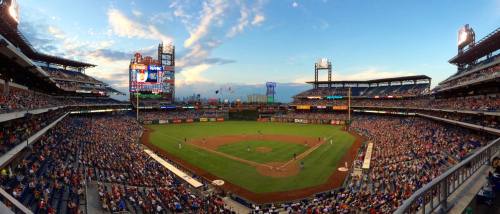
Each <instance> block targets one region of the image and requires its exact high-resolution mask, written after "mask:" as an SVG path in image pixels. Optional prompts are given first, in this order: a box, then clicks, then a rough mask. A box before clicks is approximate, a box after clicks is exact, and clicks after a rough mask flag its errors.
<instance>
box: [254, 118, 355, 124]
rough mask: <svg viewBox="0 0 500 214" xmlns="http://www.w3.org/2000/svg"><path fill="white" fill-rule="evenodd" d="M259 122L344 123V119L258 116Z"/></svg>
mask: <svg viewBox="0 0 500 214" xmlns="http://www.w3.org/2000/svg"><path fill="white" fill-rule="evenodd" d="M257 121H260V122H278V123H302V124H331V125H345V124H346V121H345V120H331V119H303V118H282V117H271V118H260V119H258V120H257Z"/></svg>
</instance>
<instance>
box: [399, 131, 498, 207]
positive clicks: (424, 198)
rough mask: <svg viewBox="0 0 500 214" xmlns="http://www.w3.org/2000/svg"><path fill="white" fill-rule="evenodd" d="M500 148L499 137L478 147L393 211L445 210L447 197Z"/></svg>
mask: <svg viewBox="0 0 500 214" xmlns="http://www.w3.org/2000/svg"><path fill="white" fill-rule="evenodd" d="M499 150H500V138H497V139H496V140H494V141H492V142H491V143H489V144H488V145H486V146H484V147H482V148H480V149H479V150H478V151H477V152H475V153H474V154H472V155H471V156H469V157H468V158H467V159H465V160H463V161H462V162H460V163H458V164H457V165H455V166H454V167H452V168H451V169H449V170H447V171H446V172H445V173H443V174H442V175H440V176H438V177H437V178H435V179H434V180H432V181H431V182H430V183H428V184H426V185H425V186H423V187H422V188H420V189H419V190H417V191H416V192H415V193H413V195H411V196H410V198H408V199H406V200H405V201H404V202H403V204H402V205H401V206H400V207H399V208H398V209H397V210H396V212H395V213H397V214H403V213H424V214H425V213H432V212H435V211H441V212H446V211H447V210H448V209H449V208H450V206H449V205H448V198H449V197H450V195H451V194H452V193H453V192H455V190H457V189H458V188H459V187H460V186H461V185H462V184H463V183H464V182H465V181H466V180H467V179H468V178H470V177H471V176H472V175H473V174H474V173H475V172H476V171H477V170H479V169H480V168H481V167H482V166H484V165H485V164H488V163H490V160H491V158H493V157H494V156H495V155H496V153H497V152H498V151H499Z"/></svg>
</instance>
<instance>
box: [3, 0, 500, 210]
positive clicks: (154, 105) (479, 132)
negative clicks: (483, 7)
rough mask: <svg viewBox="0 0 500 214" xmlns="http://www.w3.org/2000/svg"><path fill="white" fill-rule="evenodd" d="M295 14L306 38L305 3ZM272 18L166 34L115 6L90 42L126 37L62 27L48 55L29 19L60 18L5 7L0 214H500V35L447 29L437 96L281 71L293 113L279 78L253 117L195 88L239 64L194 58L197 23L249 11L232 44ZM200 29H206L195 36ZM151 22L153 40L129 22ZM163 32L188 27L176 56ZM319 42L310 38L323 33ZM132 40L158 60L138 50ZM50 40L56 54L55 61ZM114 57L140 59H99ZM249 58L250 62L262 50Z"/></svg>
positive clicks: (228, 89) (400, 84) (13, 2)
mask: <svg viewBox="0 0 500 214" xmlns="http://www.w3.org/2000/svg"><path fill="white" fill-rule="evenodd" d="M291 2H292V3H291V5H288V6H289V8H290V9H292V10H293V9H302V12H304V11H306V12H304V14H306V15H305V16H304V17H303V18H304V20H307V19H308V16H309V15H310V13H309V12H307V4H308V3H306V2H303V1H291ZM99 3H100V2H99ZM141 3H143V2H141ZM252 3H255V5H254V4H252ZM265 3H266V1H255V2H253V1H250V2H241V1H238V2H234V5H232V4H228V5H225V4H224V1H216V0H214V1H212V0H207V1H204V3H203V4H201V6H200V7H201V9H200V10H199V11H198V12H192V13H187V12H186V8H189V7H187V5H183V4H184V2H182V1H181V2H179V1H172V2H169V4H167V6H168V5H170V6H168V7H167V6H165V8H168V9H169V10H172V11H169V12H168V13H165V14H163V15H161V16H151V14H146V13H145V10H143V11H142V12H141V11H138V10H135V9H137V8H140V7H141V6H140V5H141V4H140V3H139V2H137V3H136V2H135V1H132V3H131V4H130V5H132V7H133V8H134V10H133V11H132V12H131V13H132V15H130V16H127V15H126V14H124V13H122V12H120V10H119V9H120V8H121V7H122V6H123V5H122V3H110V4H111V6H110V9H108V10H107V13H106V14H105V15H107V17H108V21H109V25H110V31H108V32H105V33H97V32H94V31H90V30H89V31H88V32H86V33H88V34H89V35H92V36H95V38H101V37H102V38H110V37H111V36H113V35H114V36H116V37H114V38H115V39H114V40H113V41H112V42H110V43H99V42H80V41H79V39H80V38H81V37H78V36H74V37H73V36H71V35H70V34H71V33H70V32H61V31H60V30H58V29H56V28H55V27H53V26H52V25H51V26H49V27H48V33H49V34H50V35H53V37H50V38H42V37H35V36H34V35H33V32H35V31H37V30H38V31H40V32H41V31H44V30H45V26H44V25H43V24H38V25H37V24H34V23H33V22H28V21H23V20H22V19H21V18H26V19H28V20H29V19H31V18H33V17H32V16H36V19H37V20H39V19H42V20H45V21H46V22H50V23H52V22H53V23H66V22H64V21H61V19H66V18H60V17H64V16H62V15H61V16H59V14H51V13H52V12H48V11H50V10H49V9H47V8H51V6H50V5H51V4H57V3H50V4H49V3H47V5H49V6H48V7H47V8H43V7H41V8H40V5H38V4H39V3H34V2H30V1H25V2H22V1H21V0H19V2H18V1H17V0H0V62H1V63H0V213H28V214H30V213H50V214H52V213H70V214H87V213H89V214H90V213H228V214H229V213H252V214H253V213H256V214H257V213H263V214H264V213H290V214H292V213H311V214H317V213H370V214H371V213H401V214H402V213H424V214H426V213H492V214H493V213H500V198H499V197H498V196H499V195H500V87H499V86H500V28H499V27H496V28H492V29H480V31H478V32H486V33H477V36H478V37H477V38H476V31H475V29H473V28H472V25H468V24H465V25H456V26H454V27H453V28H454V29H458V32H457V31H454V32H453V34H451V33H450V34H449V35H445V36H444V37H443V38H448V39H447V40H452V41H454V40H455V39H457V42H458V43H457V47H456V48H457V50H452V51H453V53H454V54H453V55H449V56H447V57H448V61H447V62H445V61H439V62H438V63H439V64H442V65H443V66H452V67H453V74H451V75H447V76H445V77H443V78H442V79H439V75H441V74H439V75H438V74H434V73H432V72H430V73H427V72H426V73H424V72H422V73H411V74H401V75H399V74H398V75H392V76H386V75H381V74H378V76H377V74H376V75H375V76H368V75H367V76H366V78H362V77H360V76H354V78H342V77H345V75H344V76H342V74H340V73H339V72H340V71H337V68H338V69H339V70H341V69H342V68H343V67H342V65H344V64H342V62H337V61H333V60H332V59H331V58H324V57H321V56H314V57H312V58H313V59H314V60H312V61H311V60H310V59H309V58H308V57H305V56H301V57H297V58H294V59H293V61H294V62H291V64H290V65H291V66H289V67H286V63H285V65H280V66H277V68H266V69H269V71H268V72H269V73H273V71H272V70H273V69H282V70H283V71H280V72H282V73H286V72H287V70H293V68H292V67H293V66H297V65H301V64H302V63H304V64H306V65H305V66H306V67H307V68H308V70H306V71H301V72H300V77H301V78H300V79H301V81H302V78H305V79H306V80H305V81H302V82H300V83H296V84H300V85H301V87H303V88H300V90H297V92H294V93H293V95H291V96H288V95H287V94H286V95H284V93H282V91H280V90H281V88H280V87H281V85H284V84H283V83H280V82H282V79H281V77H279V76H273V75H267V76H265V78H266V81H263V82H265V84H259V88H258V90H260V91H262V94H250V92H248V93H247V92H245V93H247V94H245V95H248V96H247V97H248V99H247V100H245V99H243V98H242V96H241V95H238V96H239V97H237V96H236V95H235V94H236V93H238V92H237V90H241V89H237V87H238V86H227V85H226V86H223V87H222V86H221V87H219V86H213V87H212V88H214V89H212V88H210V89H199V88H197V87H198V85H197V86H196V87H195V86H193V85H189V81H192V80H193V79H195V78H194V76H196V75H199V73H200V72H198V71H199V70H196V69H199V68H205V67H206V68H213V67H214V66H220V67H223V66H226V65H227V66H234V64H238V63H239V61H236V62H233V61H231V60H227V59H222V58H218V57H217V56H209V55H210V54H216V53H219V52H213V53H212V52H211V50H213V49H216V48H218V47H219V46H220V45H221V43H222V41H221V40H217V39H214V40H212V39H211V38H205V39H207V40H208V41H207V42H206V43H203V42H202V40H199V39H198V38H197V37H196V36H195V35H199V36H200V37H201V36H206V35H207V31H208V28H206V29H205V28H204V27H206V26H208V24H207V25H204V23H208V22H210V21H215V22H217V21H218V22H217V23H216V24H214V26H217V27H221V26H223V25H224V23H223V19H222V18H221V17H225V16H220V17H219V16H218V15H219V14H221V13H224V12H223V11H224V10H226V12H227V10H230V9H235V8H239V7H240V6H241V8H240V9H241V10H235V11H233V12H236V13H234V14H233V15H238V14H239V15H240V18H239V19H237V18H236V19H235V20H237V21H239V22H240V24H241V25H237V26H235V27H234V28H230V29H229V31H228V33H227V34H226V35H225V38H230V39H232V41H237V40H238V39H239V38H238V39H237V38H236V37H237V36H238V35H240V34H243V33H244V31H248V30H249V29H252V30H256V31H258V30H257V29H256V28H259V27H261V25H262V23H263V22H264V21H266V22H268V21H269V22H272V21H273V17H270V18H269V16H266V18H265V17H264V14H265V13H264V12H265V11H266V10H265V9H263V8H264V7H265ZM267 3H269V2H267ZM288 3H289V2H288ZM288 3H287V4H288ZM323 3H324V4H328V3H329V2H328V1H324V2H323ZM30 4H32V5H31V6H30ZM60 4H61V5H65V4H66V3H62V2H61V3H60ZM80 4H82V5H85V4H86V3H81V2H80V1H75V3H74V5H72V6H71V7H78V5H80ZM96 4H97V3H96ZM270 4H282V2H280V3H277V2H273V3H270ZM82 5H80V6H82ZM103 5H104V3H103ZM224 5H225V6H224ZM21 6H22V7H21ZM66 6H67V7H68V8H69V7H70V6H69V5H65V6H61V7H66ZM142 6H143V5H142ZM275 6H276V5H275ZM278 6H279V5H278ZM24 7H26V11H27V12H26V13H27V14H26V15H23V16H22V17H21V16H20V14H22V13H21V12H22V10H21V9H23V8H24ZM57 7H59V6H57ZM57 7H56V8H57ZM233 7H234V8H233ZM95 9H96V11H99V10H100V9H98V8H95ZM219 9H220V11H219ZM36 11H38V12H36ZM59 11H60V13H61V14H66V13H67V11H62V10H59ZM96 11H87V13H88V14H83V15H84V16H88V17H86V18H89V19H90V18H91V16H94V15H95V14H94V13H95V12H96ZM238 11H239V12H238ZM170 12H171V13H170ZM80 13H81V12H75V13H74V14H69V15H68V16H67V17H70V18H68V19H71V18H73V19H75V20H77V19H85V18H83V17H80V18H75V17H79V14H80ZM198 13H199V14H202V15H203V14H205V15H206V16H202V15H201V18H200V19H199V20H198V19H192V18H193V17H195V16H197V14H198ZM318 13H319V12H318ZM33 14H36V15H33ZM93 14H94V15H93ZM207 14H209V15H207ZM230 14H231V13H226V14H225V15H226V16H229V15H230ZM308 14H309V15H308ZM44 15H45V16H44ZM52 15H54V16H52ZM80 15H82V14H80ZM146 16H147V18H146ZM250 16H251V17H253V20H251V19H249V17H250ZM97 17H99V16H97ZM131 17H135V18H136V21H133V20H132V18H131ZM161 17H163V19H162V18H161ZM169 17H170V18H169ZM237 17H238V16H237ZM101 18H102V17H101ZM146 19H147V20H149V21H148V22H147V23H148V24H145V25H144V26H143V25H140V24H139V21H137V20H146ZM160 19H161V20H160ZM171 19H180V20H181V21H180V22H181V23H184V24H186V25H187V26H190V27H188V32H187V34H189V39H186V40H185V41H184V44H182V42H179V41H178V40H175V38H174V39H172V40H170V41H168V42H167V41H165V39H170V36H165V35H164V34H163V33H162V32H163V29H157V27H156V26H161V24H163V23H164V22H162V21H165V20H166V21H165V22H168V23H170V22H172V20H171ZM229 19H230V18H227V20H225V21H228V20H229ZM48 20H52V21H48ZM169 20H170V21H169ZM188 20H189V21H192V20H198V21H199V23H200V24H199V26H194V25H193V23H188ZM496 20H498V18H497V19H496ZM30 21H33V20H30ZM75 23H77V22H75ZM92 24H93V25H95V26H100V25H101V24H99V23H92ZM448 24H449V23H448ZM496 24H498V22H496ZM64 25H65V24H61V26H64ZM146 25H147V26H146ZM191 25H193V26H191ZM68 26H69V25H68ZM71 26H73V27H75V26H77V27H76V28H75V29H79V28H80V27H81V26H80V24H74V25H71ZM321 26H322V27H321ZM321 26H320V27H318V28H313V29H314V30H318V31H319V30H325V29H328V28H329V26H328V25H321ZM481 26H483V25H481ZM490 26H491V25H490ZM119 27H122V28H127V29H128V30H124V29H122V28H120V29H121V31H120V29H118V28H119ZM128 27H130V28H128ZM170 27H174V28H177V27H176V26H170V25H169V26H168V28H170ZM96 28H97V27H96ZM275 28H280V27H279V25H278V26H272V27H268V28H264V29H265V31H266V32H271V31H272V30H273V29H275ZM381 32H382V31H381ZM74 33H82V32H80V31H78V30H76V31H75V32H74ZM252 33H254V32H252ZM260 33H262V34H261V35H264V34H265V33H264V32H259V34H260ZM172 34H173V35H175V37H178V38H182V37H183V34H176V33H172ZM185 35H186V33H184V36H185ZM344 35H345V34H344ZM435 36H437V35H435ZM135 37H137V38H140V39H141V42H142V41H144V40H145V41H148V43H149V46H150V47H149V48H142V49H141V48H139V47H135V45H137V44H138V43H134V42H133V41H132V40H130V39H131V38H135ZM206 37H210V36H206ZM269 38H274V39H276V38H277V37H275V35H269ZM439 38H441V37H439ZM219 39H220V38H219ZM295 39H299V40H300V39H301V38H299V36H297V37H296V38H295ZM350 39H354V40H356V39H359V40H363V39H364V38H361V37H359V38H358V37H355V36H354V37H353V38H350ZM57 40H61V41H62V42H61V43H54V44H60V45H61V46H62V48H61V49H59V47H55V46H53V44H52V43H51V42H54V41H57ZM304 40H305V39H304ZM151 41H154V43H151ZM159 41H160V42H159ZM173 41H176V42H173ZM203 41H204V40H203ZM346 41H347V40H346ZM349 41H350V40H349ZM394 42H397V40H395V41H394ZM440 42H443V43H444V42H446V41H438V43H437V44H439V43H440ZM116 43H126V44H125V45H126V46H128V47H133V48H135V49H134V51H131V52H127V53H119V51H116V50H108V49H106V48H108V47H113V44H116ZM77 44H78V45H77ZM151 45H152V46H151ZM176 45H177V46H178V47H177V46H176ZM181 45H182V46H181ZM225 45H229V44H225ZM229 46H230V45H229ZM246 46H248V49H246V50H245V51H248V52H249V53H253V52H252V51H253V50H254V49H258V47H260V46H259V45H257V44H255V46H256V47H250V46H252V45H251V44H246ZM74 47H77V48H75V49H73V48H74ZM443 47H444V46H443ZM443 47H434V48H435V49H442V48H443ZM203 48H205V49H207V50H208V51H206V52H196V51H199V50H200V49H203ZM281 48H285V49H286V47H281ZM335 48H336V49H339V50H338V51H339V52H343V50H342V48H345V46H342V45H340V46H336V47H335ZM416 48H417V49H418V47H416ZM55 50H65V51H62V52H58V51H55ZM189 51H193V52H189ZM259 51H260V50H259ZM270 51H271V50H270ZM405 51H408V50H405ZM415 51H417V52H418V51H419V50H415ZM455 51H456V53H455ZM382 52H383V51H382ZM437 52H438V51H436V53H437ZM273 53H274V52H273ZM348 53H352V52H346V53H342V54H348ZM105 54H107V55H106V57H107V58H104V57H103V58H99V57H98V56H101V55H105ZM239 54H240V53H239V52H238V51H236V52H234V55H235V56H239ZM262 54H264V53H262ZM331 54H333V55H334V56H335V53H331ZM342 54H338V55H340V57H342V56H341V55H342ZM426 54H430V55H432V54H433V53H426ZM264 55H265V54H264ZM402 55H404V54H402ZM200 56H201V57H202V58H199V57H200ZM353 56H354V55H353ZM394 56H396V57H397V54H396V55H394ZM374 57H375V56H374ZM401 57H403V56H401ZM122 58H124V59H122ZM305 58H307V59H308V60H304V59H305ZM90 59H94V60H95V61H94V62H93V61H90ZM253 59H254V58H252V60H253ZM257 59H258V58H257ZM197 60H198V61H197ZM296 60H299V61H300V62H298V63H299V64H294V63H297V62H295V61H296ZM413 60H416V61H419V60H417V59H413ZM262 61H266V60H265V59H262ZM363 62H364V60H363V59H359V60H358V61H357V63H363ZM110 63H117V64H118V63H121V64H124V63H125V65H124V66H122V65H121V64H120V66H116V65H113V66H115V67H108V66H109V64H110ZM189 63H194V64H196V63H199V66H202V67H197V66H194V65H190V64H189ZM210 63H213V64H210ZM241 63H242V64H243V65H242V67H245V66H252V65H250V64H252V63H256V64H259V66H260V62H255V61H252V62H249V61H243V62H241ZM394 63H395V64H396V62H394ZM419 63H420V62H419ZM337 64H339V65H337ZM263 65H266V66H273V65H274V63H270V64H263ZM220 67H217V68H220ZM229 68H230V69H233V67H229ZM253 68H254V67H251V68H250V69H253ZM334 68H335V69H334ZM107 69H117V70H119V71H121V73H111V74H106V71H105V70H107ZM192 69H194V70H192ZM433 69H436V68H433ZM223 70H224V69H222V68H221V71H216V72H223ZM243 70H245V69H242V72H243ZM439 72H440V71H436V73H439ZM206 74H207V75H208V73H206ZM257 74H261V73H258V72H255V75H257ZM237 75H239V74H237V73H235V72H234V71H233V73H231V74H229V73H217V75H216V76H215V77H214V78H225V77H224V76H231V77H230V78H236V76H237ZM242 75H243V76H244V75H248V74H242ZM263 75H264V74H263ZM363 75H366V73H363ZM434 75H436V76H438V78H437V79H438V81H434V82H433V81H432V80H433V78H434V79H436V78H435V77H434ZM244 78H247V76H245V77H244ZM247 79H249V81H250V79H251V78H249V77H248V78H247ZM267 79H269V80H267ZM188 80H189V81H188ZM196 84H199V85H207V86H210V85H213V83H212V82H210V81H208V80H203V81H198V82H196ZM283 87H284V86H283ZM186 88H187V89H190V90H191V89H192V90H195V92H194V94H193V95H192V96H189V95H186V94H189V93H191V91H189V92H185V91H186V90H187V89H186ZM196 90H197V91H196ZM283 90H285V89H283ZM207 91H210V92H207ZM283 96H285V98H283ZM119 97H121V99H118V98H119ZM286 100H287V101H286Z"/></svg>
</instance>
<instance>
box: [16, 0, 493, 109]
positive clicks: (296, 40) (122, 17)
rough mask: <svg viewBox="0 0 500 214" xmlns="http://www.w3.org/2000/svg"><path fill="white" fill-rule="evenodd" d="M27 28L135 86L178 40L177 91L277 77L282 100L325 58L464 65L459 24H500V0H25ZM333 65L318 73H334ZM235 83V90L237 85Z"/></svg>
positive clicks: (388, 66) (56, 48) (391, 72)
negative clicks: (135, 61) (147, 58)
mask: <svg viewBox="0 0 500 214" xmlns="http://www.w3.org/2000/svg"><path fill="white" fill-rule="evenodd" d="M18 2H19V5H20V9H19V10H20V26H19V29H20V30H21V32H22V33H23V34H24V35H25V36H26V37H27V38H28V40H29V41H30V42H31V43H32V45H33V46H34V47H35V48H36V49H38V50H39V51H41V52H45V53H48V54H54V55H57V56H63V57H67V58H70V59H75V60H81V61H85V62H89V63H92V64H95V65H97V66H96V67H95V68H91V69H88V70H87V71H86V74H88V75H91V76H93V77H96V78H97V79H99V80H102V81H104V82H106V83H108V84H110V85H111V86H113V87H115V88H117V89H118V90H121V91H123V92H126V91H127V90H128V65H129V62H130V59H131V58H132V56H133V54H134V53H136V52H141V53H143V55H151V56H153V57H154V58H156V48H157V46H158V44H159V43H160V42H164V43H168V42H171V43H173V44H174V45H175V47H176V66H177V67H176V95H177V96H188V95H191V94H193V93H196V94H198V93H200V94H201V95H202V96H203V97H215V96H216V95H215V93H214V92H215V90H217V89H220V88H222V89H223V90H222V91H224V90H227V91H226V92H224V93H226V94H227V96H228V97H232V98H241V99H242V100H245V99H246V95H247V94H250V93H261V94H263V93H265V86H264V83H265V82H268V81H272V82H277V88H276V92H277V98H278V101H281V102H287V101H290V97H291V96H292V95H294V94H296V93H298V92H300V91H303V90H306V89H308V88H309V87H310V86H308V85H306V84H304V82H305V81H309V80H312V79H313V78H314V63H315V62H316V61H317V60H318V59H319V58H328V59H330V60H331V61H332V65H333V77H332V78H333V79H334V80H366V79H376V78H386V77H395V76H406V75H420V74H423V75H428V76H430V77H431V78H432V83H433V84H432V85H433V86H435V85H436V84H437V83H439V82H440V81H442V80H444V79H445V78H447V77H449V76H450V75H452V74H454V73H455V72H456V67H455V66H454V65H451V64H449V63H448V60H449V59H451V58H452V57H453V56H455V55H456V53H457V32H458V29H459V28H460V27H461V26H463V25H464V24H469V25H470V26H471V27H472V28H473V29H474V30H475V32H476V41H477V40H479V39H481V38H483V37H484V36H486V35H487V34H489V33H490V32H492V31H493V30H495V29H496V28H498V27H499V23H500V0H468V1H465V0H464V1H460V0H454V1H452V0H439V1H435V0H432V1H431V0H429V1H424V0H408V1H401V0H379V1H373V0H363V1H361V0H342V1H341V0H307V1H306V0H255V1H245V0H232V1H231V0H227V1H224V0H172V1H168V0H147V1H146V0H142V1H139V0H113V1H105V0H72V1H67V0H44V1H40V0H19V1H18ZM326 78H327V77H326V72H325V73H322V74H321V75H320V80H326ZM228 88H231V91H229V89H228Z"/></svg>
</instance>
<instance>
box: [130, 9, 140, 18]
mask: <svg viewBox="0 0 500 214" xmlns="http://www.w3.org/2000/svg"><path fill="white" fill-rule="evenodd" d="M132 14H134V16H136V17H139V16H142V12H141V11H138V10H132Z"/></svg>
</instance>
